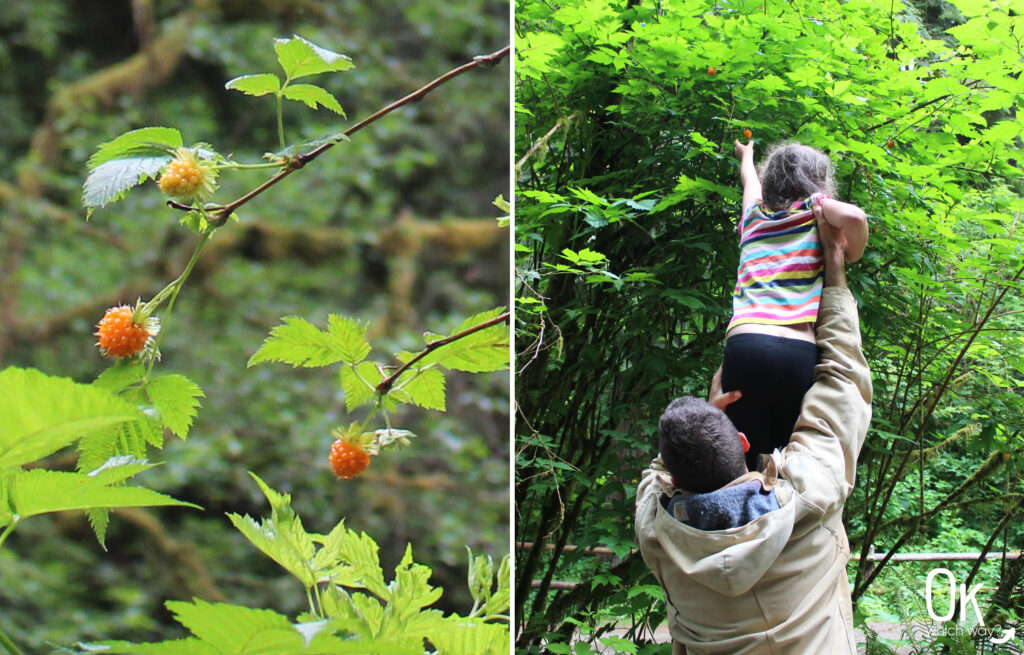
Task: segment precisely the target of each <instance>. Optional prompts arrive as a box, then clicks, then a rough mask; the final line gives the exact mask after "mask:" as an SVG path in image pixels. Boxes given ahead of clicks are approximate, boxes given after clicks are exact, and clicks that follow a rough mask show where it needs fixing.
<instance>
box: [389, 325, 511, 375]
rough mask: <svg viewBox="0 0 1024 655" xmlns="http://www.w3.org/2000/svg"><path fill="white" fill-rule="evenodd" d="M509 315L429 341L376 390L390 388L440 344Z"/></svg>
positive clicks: (476, 330)
mask: <svg viewBox="0 0 1024 655" xmlns="http://www.w3.org/2000/svg"><path fill="white" fill-rule="evenodd" d="M511 315H512V312H505V313H504V314H501V315H499V316H495V317H494V318H492V319H491V320H489V321H484V322H483V323H480V324H479V325H474V326H473V327H471V328H466V329H465V330H463V331H462V332H459V333H457V334H453V335H451V336H450V337H445V338H444V339H438V340H437V341H431V342H430V343H428V344H427V347H426V348H424V349H423V350H422V351H420V353H419V354H418V355H416V356H415V357H413V358H412V359H410V360H409V361H407V362H406V363H404V364H402V365H401V366H399V367H398V370H396V371H395V372H394V373H392V374H391V375H389V376H388V377H386V378H384V379H383V380H381V382H380V384H378V385H377V391H379V392H381V393H385V392H387V391H388V390H389V389H391V386H392V385H393V384H394V383H395V380H397V379H398V378H399V377H401V375H402V373H405V372H406V371H407V370H409V367H410V366H413V365H414V364H415V363H416V362H418V361H420V360H421V359H423V358H424V357H426V356H427V355H429V354H430V353H432V352H434V351H435V350H437V349H438V348H440V347H441V346H447V345H448V344H450V343H452V342H454V341H458V340H459V339H462V338H463V337H468V336H469V335H471V334H473V333H474V332H479V331H480V330H485V329H487V328H489V327H491V326H493V325H497V324H498V323H504V322H505V321H507V320H509V317H510V316H511Z"/></svg>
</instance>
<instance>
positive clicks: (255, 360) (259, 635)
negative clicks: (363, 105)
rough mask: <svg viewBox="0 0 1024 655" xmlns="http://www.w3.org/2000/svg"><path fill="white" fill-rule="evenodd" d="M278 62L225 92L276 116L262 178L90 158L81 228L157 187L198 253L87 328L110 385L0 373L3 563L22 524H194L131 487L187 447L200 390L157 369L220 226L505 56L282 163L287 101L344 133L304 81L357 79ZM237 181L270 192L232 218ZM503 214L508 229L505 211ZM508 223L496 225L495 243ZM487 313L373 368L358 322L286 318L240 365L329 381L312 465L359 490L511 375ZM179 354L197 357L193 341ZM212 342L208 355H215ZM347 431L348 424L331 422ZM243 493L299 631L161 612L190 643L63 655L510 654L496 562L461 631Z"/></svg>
mask: <svg viewBox="0 0 1024 655" xmlns="http://www.w3.org/2000/svg"><path fill="white" fill-rule="evenodd" d="M273 51H274V53H275V55H276V60H277V64H278V67H279V68H278V70H277V71H276V72H274V73H269V72H268V73H255V74H246V75H242V76H240V77H236V78H234V79H232V80H230V81H228V82H227V84H226V86H225V88H226V89H227V90H230V91H236V92H241V93H243V94H247V95H249V96H257V97H258V96H269V97H270V98H272V99H273V101H274V103H273V108H274V109H275V110H276V112H275V118H276V126H277V136H278V141H279V143H278V145H279V149H278V150H277V151H275V152H273V153H268V154H267V155H266V156H265V157H264V160H263V161H253V162H244V161H240V160H239V159H237V158H236V157H234V156H233V155H231V154H222V153H220V152H218V151H217V149H216V147H215V146H214V145H212V144H210V143H204V142H194V143H188V144H186V139H185V138H184V136H183V134H182V132H181V131H179V130H178V129H176V128H173V127H163V126H161V127H143V128H138V129H133V130H130V131H128V132H125V133H124V134H122V135H121V136H118V137H117V138H114V139H112V140H110V141H107V142H106V143H103V144H102V145H100V146H99V147H98V148H97V149H96V150H95V152H94V153H93V154H92V156H91V157H90V158H89V160H88V169H89V172H88V176H87V178H86V180H85V183H84V188H83V194H82V204H83V205H84V206H85V208H86V209H87V211H88V214H89V215H93V214H94V212H96V211H97V210H99V209H101V208H104V207H107V206H108V205H111V204H113V203H115V202H118V201H121V200H123V199H124V198H126V197H127V195H128V194H129V193H130V192H132V191H134V190H138V191H140V192H141V193H152V192H153V191H152V190H148V189H147V187H155V189H157V190H158V192H159V193H162V194H163V195H164V196H166V199H165V200H166V207H165V208H164V209H163V211H166V212H171V213H173V214H175V218H176V219H177V220H178V222H180V224H181V228H180V229H181V231H183V232H186V233H191V234H193V235H194V236H193V237H192V238H193V239H194V240H195V245H194V248H193V249H192V252H191V256H190V257H189V258H188V260H187V261H186V262H184V263H183V265H182V267H181V268H180V270H179V271H178V272H177V275H175V276H174V277H173V279H171V280H170V282H168V283H167V284H166V285H165V286H164V287H163V289H162V290H160V291H158V292H157V293H155V294H153V295H152V296H150V297H148V298H139V299H137V300H136V301H135V302H134V303H130V304H125V303H124V302H122V303H121V304H117V305H115V306H112V307H111V308H110V309H108V310H107V311H106V312H105V313H104V314H103V316H102V317H97V321H98V322H97V324H96V328H95V333H94V336H95V337H96V340H97V341H96V346H97V348H98V350H99V352H100V353H101V354H102V355H103V356H104V357H106V358H108V361H109V362H110V366H109V368H107V369H106V370H105V371H103V373H102V374H101V375H99V376H98V377H97V378H96V379H95V381H93V382H92V383H89V384H84V383H80V382H75V381H73V380H71V379H68V378H64V377H58V376H52V375H48V374H46V373H44V372H42V371H40V370H38V369H35V368H25V367H13V366H12V367H8V368H6V369H4V370H3V371H0V547H2V546H3V545H4V543H5V542H6V541H7V540H8V539H9V537H10V536H11V535H12V533H14V531H15V530H16V528H18V527H19V526H20V525H22V524H23V523H24V522H25V521H26V520H28V519H31V518H33V517H36V516H39V515H42V514H49V513H55V512H66V511H69V510H78V511H84V512H85V513H86V514H87V516H88V519H89V522H90V525H91V528H92V530H93V532H94V533H95V536H96V538H97V540H98V541H99V543H100V545H101V546H103V545H105V543H106V540H107V534H108V528H109V527H110V525H111V511H112V510H124V509H125V508H139V507H155V506H180V507H185V508H190V509H192V510H200V509H202V508H200V507H198V506H197V505H196V504H194V503H191V502H187V501H185V500H178V499H175V498H172V497H170V496H168V495H165V494H162V493H159V492H157V491H154V490H152V489H149V488H146V487H144V486H140V485H138V484H137V483H135V482H134V480H135V479H136V476H139V475H140V474H143V473H144V472H145V471H147V470H149V469H151V468H153V467H154V466H156V465H157V463H156V462H154V461H153V459H152V458H153V453H154V451H156V450H160V449H162V448H163V447H164V444H165V437H166V436H168V435H173V436H174V437H177V438H178V439H181V440H185V439H187V438H188V437H189V433H190V431H191V430H192V427H193V423H194V420H195V418H196V417H197V414H198V412H199V409H200V405H201V402H202V400H203V398H204V397H205V393H204V391H203V390H202V389H201V388H200V385H199V384H198V383H197V382H196V381H193V380H192V379H189V377H186V376H185V375H182V374H180V373H167V372H163V371H162V364H161V343H162V342H163V338H164V336H165V334H167V333H168V332H169V331H172V330H175V329H182V330H185V329H188V327H187V326H186V324H185V323H184V322H182V321H181V320H180V319H179V320H178V321H175V320H174V319H175V318H177V317H176V316H174V309H175V304H176V301H177V299H178V298H179V295H180V293H181V291H182V289H183V288H184V287H185V285H186V283H187V282H188V280H189V278H190V275H191V274H192V273H193V272H194V271H195V269H196V266H197V263H198V262H199V261H200V256H201V254H202V253H203V251H204V249H206V248H210V247H215V245H213V244H216V243H217V237H218V236H219V235H220V234H222V231H230V230H231V229H232V228H233V227H234V226H233V225H231V224H230V223H231V222H241V221H243V220H244V219H240V217H239V209H240V208H241V207H243V206H244V205H247V204H248V203H250V202H253V201H254V200H255V199H256V198H258V197H260V196H261V195H262V194H263V193H264V192H266V191H267V190H269V189H271V188H272V187H275V186H276V185H277V184H279V183H281V182H282V181H283V180H284V179H285V178H287V177H289V176H291V175H293V174H297V173H298V172H299V171H300V170H302V169H304V168H306V167H307V166H310V168H311V169H312V168H313V167H315V164H314V163H313V162H314V160H316V159H317V158H318V157H320V156H321V155H323V154H324V153H326V152H327V151H328V150H330V149H331V148H332V147H334V146H336V145H338V144H340V143H342V142H346V141H348V140H349V139H350V137H351V136H352V135H354V134H355V133H356V132H359V131H360V130H362V129H363V128H365V127H367V126H369V125H371V124H373V123H374V122H376V121H377V120H378V119H380V118H381V117H383V116H385V115H387V114H389V113H391V112H393V111H395V110H399V109H401V108H403V107H405V106H406V105H408V103H410V102H412V101H415V100H419V99H421V98H423V97H424V96H425V95H426V94H428V93H430V92H431V91H432V90H434V89H435V88H437V87H439V86H441V85H442V84H445V83H446V82H448V81H449V80H451V79H454V78H456V77H458V76H460V75H462V74H463V73H466V72H468V71H471V70H474V69H478V68H481V67H485V68H486V67H491V66H494V65H496V64H498V63H499V62H500V61H501V60H502V59H504V58H505V57H506V56H507V54H508V51H509V50H508V48H505V49H503V50H499V51H497V52H494V53H492V54H490V55H482V56H479V57H476V58H474V59H473V60H472V61H469V62H467V63H465V64H464V65H461V66H458V67H456V68H454V69H452V70H450V71H449V72H448V73H445V74H444V75H441V76H440V77H438V78H437V79H435V80H434V81H433V82H430V83H429V84H426V85H425V86H423V87H421V88H420V89H419V90H417V91H415V92H414V93H412V94H409V95H406V96H405V97H403V98H401V99H399V100H397V101H395V102H393V103H391V104H389V105H387V106H385V107H383V108H382V109H380V110H379V111H377V112H374V113H371V114H369V115H368V117H367V118H365V119H363V120H362V121H360V122H358V123H355V124H354V125H352V126H351V127H349V128H348V129H347V130H344V131H338V132H336V133H332V134H328V135H326V136H322V137H317V138H313V139H306V140H299V141H297V142H291V143H290V145H289V141H288V140H287V138H286V132H285V122H286V121H285V111H284V107H285V101H288V102H298V103H301V104H303V105H306V106H308V107H309V108H311V109H317V108H320V107H323V108H326V109H328V110H330V111H332V112H334V113H335V114H337V115H339V116H340V117H344V116H345V112H344V110H343V109H342V107H341V104H340V102H339V101H338V100H337V98H336V97H335V96H334V95H332V94H331V92H329V91H328V90H327V89H325V88H323V87H322V86H318V85H316V84H312V83H310V78H312V77H313V76H318V75H323V74H328V73H341V72H344V71H348V70H349V69H352V68H353V66H354V64H353V62H352V60H351V59H350V58H349V57H347V56H345V55H342V54H340V53H337V52H333V51H331V50H329V49H327V48H324V47H321V46H319V45H316V44H314V43H313V42H311V41H309V40H307V39H305V38H302V37H300V36H293V37H290V38H278V39H276V40H274V41H273ZM297 80H302V81H301V82H297ZM262 101H263V100H254V102H262ZM268 107H269V103H268ZM248 170H265V171H267V172H269V173H270V175H269V177H267V178H266V179H264V180H263V181H262V182H261V183H260V184H259V185H257V186H256V187H254V188H252V189H250V190H248V191H246V192H245V193H243V194H242V195H240V196H239V197H237V198H236V199H234V200H232V201H230V202H223V201H219V200H218V193H219V191H220V188H221V185H222V183H223V182H224V180H226V179H228V178H229V177H230V176H231V175H233V174H235V173H237V172H239V171H248ZM299 174H301V173H299ZM150 182H155V185H151V184H149V183H150ZM495 204H496V205H498V207H499V208H502V209H505V210H507V205H506V204H505V202H504V200H503V199H502V198H500V197H499V198H498V199H497V200H496V201H495ZM99 215H100V216H102V212H100V214H99ZM492 220H494V219H492ZM503 220H504V219H496V221H497V222H496V223H495V224H494V228H495V229H498V224H497V223H499V222H502V221H503ZM480 310H481V311H478V312H477V313H475V314H473V315H471V316H469V317H467V318H465V319H464V320H462V321H461V322H459V323H457V324H456V325H455V326H454V327H453V328H451V329H445V330H444V331H443V333H437V334H435V333H432V332H428V333H426V334H424V335H423V340H422V343H421V344H420V345H419V346H416V347H414V348H413V349H412V350H409V349H403V350H400V351H399V352H397V353H396V354H395V355H394V356H393V357H388V358H371V353H372V352H373V348H372V347H371V344H370V341H369V337H368V330H369V328H370V324H369V322H363V321H361V320H359V319H358V318H356V317H350V316H345V315H342V314H338V313H331V314H330V315H329V316H328V317H327V320H326V325H325V326H324V327H320V326H318V325H317V324H316V323H315V321H314V320H308V319H306V318H303V317H301V316H296V315H288V316H285V317H283V318H282V319H281V323H280V325H278V326H277V327H275V328H273V329H272V330H271V331H270V334H269V336H267V338H266V340H265V341H264V342H263V344H262V346H260V347H259V348H258V349H256V350H255V353H254V354H253V355H252V356H251V358H250V359H249V361H248V365H249V366H250V367H253V366H257V365H264V364H265V365H268V366H269V365H272V363H284V364H289V365H291V366H293V367H296V368H314V367H335V366H336V367H337V369H336V372H335V373H334V374H333V377H334V379H335V385H336V390H337V398H338V399H339V402H340V403H343V409H339V410H334V409H327V408H322V409H321V410H320V411H323V412H325V413H328V414H330V415H331V416H337V417H338V418H339V421H338V422H337V424H336V425H335V426H334V427H333V429H332V430H331V431H330V438H331V439H333V441H334V445H333V446H332V447H331V448H329V449H327V448H325V449H324V451H323V452H322V460H321V461H322V466H324V467H328V466H329V467H330V468H332V469H333V471H334V473H335V474H336V476H337V478H339V480H338V482H337V484H338V485H351V484H356V483H355V482H353V480H354V479H355V478H357V477H358V476H359V475H361V474H363V473H364V471H365V470H366V469H367V468H368V467H369V466H370V465H371V462H373V461H375V460H383V461H381V463H379V464H374V465H375V466H380V467H387V466H388V463H387V460H388V456H389V455H390V454H392V453H393V452H394V451H395V450H397V449H399V448H401V447H403V446H408V445H409V444H410V443H411V442H412V440H413V439H414V438H415V437H416V434H414V433H413V431H411V430H409V429H407V427H403V423H402V420H403V416H404V415H403V412H402V408H403V407H408V406H415V407H418V408H420V409H421V410H433V411H436V412H444V411H445V410H446V408H447V398H446V381H447V375H446V374H447V373H448V372H451V371H458V372H463V373H487V372H494V371H503V370H506V369H507V368H508V364H509V354H510V343H509V326H508V322H509V312H508V311H507V309H506V308H504V307H497V308H493V309H487V308H480ZM449 327H450V326H449ZM83 338H84V336H83ZM190 338H192V339H196V338H199V337H198V335H195V334H192V335H191V336H190ZM208 338H209V339H211V340H213V339H216V335H208ZM386 347H387V346H386ZM276 374H277V375H283V374H286V373H276ZM309 411H318V410H317V409H316V408H309ZM342 417H344V418H345V420H340V419H341V418H342ZM324 436H326V435H324ZM430 438H433V437H432V436H430V435H423V436H421V437H420V439H421V440H426V439H430ZM316 441H318V442H322V441H323V440H322V439H317V440H316ZM327 443H329V441H328V442H327ZM69 452H72V453H73V454H72V455H70V460H71V461H73V463H74V465H73V469H74V470H57V469H56V468H55V467H54V466H53V463H54V461H55V458H57V459H59V458H60V456H61V455H62V454H65V453H69ZM63 461H67V460H63ZM252 479H253V480H254V481H255V484H256V486H258V488H259V490H260V491H262V493H263V495H264V496H265V498H266V500H267V501H269V503H270V512H271V513H270V516H269V517H266V518H263V519H262V520H257V519H254V518H252V517H251V516H249V515H248V514H246V515H241V514H239V513H237V512H228V513H227V518H228V520H229V521H230V523H231V524H232V525H233V526H234V527H235V528H236V529H237V530H238V531H239V532H241V534H242V535H244V537H245V538H246V539H248V541H249V542H251V543H252V545H253V546H255V547H256V548H257V549H259V550H260V551H262V552H263V553H264V554H265V555H267V556H268V557H269V558H270V559H272V560H273V561H274V562H276V563H277V564H279V565H280V566H281V567H283V568H284V570H285V571H287V572H288V573H289V574H291V575H292V576H294V577H295V578H296V579H297V580H298V581H299V583H300V584H299V585H298V586H296V587H295V588H294V590H293V591H294V592H295V593H296V594H304V597H305V601H306V604H307V609H306V610H305V611H303V612H302V613H301V614H299V615H298V616H295V617H289V616H286V615H285V614H281V613H278V612H277V611H274V610H272V609H263V608H253V607H249V606H247V605H244V604H230V603H227V602H210V601H208V600H201V599H191V600H168V601H167V603H166V609H167V610H168V611H169V612H170V613H172V614H173V616H174V619H175V620H176V621H177V622H178V623H180V624H181V626H183V627H184V628H185V629H187V630H188V632H189V633H190V634H191V636H189V637H186V638H183V639H171V640H165V641H158V642H149V643H140V644H133V643H129V642H126V641H121V640H106V641H101V642H89V643H79V644H78V645H77V646H75V647H70V646H67V647H62V648H61V650H62V652H107V653H168V654H170V653H175V654H188V653H196V654H209V655H214V654H218V653H224V654H226V653H233V654H236V655H241V654H243V653H253V654H254V653H262V654H264V655H272V654H274V653H280V654H281V655H285V654H291V653H299V652H302V653H321V654H324V655H326V654H329V653H382V654H383V653H409V654H414V653H416V654H419V653H425V652H429V653H438V654H442V653H449V654H452V655H459V654H464V655H475V654H484V653H504V652H507V650H508V647H509V628H508V624H509V621H508V608H509V596H510V591H509V582H510V566H509V559H508V556H507V555H506V556H505V557H503V558H502V559H501V560H500V562H498V563H497V564H496V563H495V561H494V559H493V558H492V557H491V556H489V555H479V556H474V555H473V554H472V552H471V551H469V550H468V548H466V552H467V553H468V559H466V560H465V561H466V562H467V569H468V575H467V576H466V580H467V582H468V587H469V593H470V595H471V597H472V600H473V606H472V608H471V609H469V611H467V612H464V613H461V614H460V613H457V612H449V613H448V614H445V612H443V611H441V610H439V609H432V608H431V606H432V605H434V604H435V603H436V602H437V601H438V600H439V599H440V598H441V595H442V590H441V589H440V588H436V587H433V586H431V585H430V582H429V581H430V578H431V573H432V572H431V569H430V568H429V567H427V566H425V565H423V564H418V563H416V562H415V561H414V560H413V551H412V546H411V545H410V544H406V546H405V549H404V555H403V556H402V557H401V560H400V562H399V563H398V564H397V565H396V566H395V567H394V572H393V577H390V579H389V577H386V574H385V572H384V568H383V566H382V563H381V559H380V556H379V546H378V543H377V542H376V541H375V540H374V538H372V537H370V536H369V535H368V534H367V533H366V532H363V531H359V530H358V528H357V527H356V526H354V525H352V522H351V521H346V519H345V518H344V517H335V518H334V519H333V520H332V521H331V523H333V524H334V527H333V528H331V529H330V530H329V531H327V533H326V534H319V533H316V532H309V531H307V530H306V529H305V527H304V526H303V522H302V520H301V519H300V517H299V516H298V514H297V513H296V511H295V510H294V509H293V508H292V500H291V495H290V494H287V493H283V492H279V491H276V490H274V489H273V488H271V487H270V486H269V485H268V484H267V483H266V482H264V481H263V479H262V478H261V477H259V476H257V475H256V474H252ZM129 481H131V483H129ZM388 538H389V539H390V537H388ZM238 600H239V601H241V600H243V599H238ZM18 637H19V636H18V635H17V634H13V635H8V634H6V633H4V632H3V631H0V646H2V647H3V648H4V649H6V650H7V651H8V652H9V653H11V654H12V655H20V654H21V653H22V651H21V650H20V649H19V646H18V641H19V639H18Z"/></svg>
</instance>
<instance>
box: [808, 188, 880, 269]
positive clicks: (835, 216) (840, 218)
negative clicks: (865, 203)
mask: <svg viewBox="0 0 1024 655" xmlns="http://www.w3.org/2000/svg"><path fill="white" fill-rule="evenodd" d="M818 205H819V207H820V208H821V213H822V217H823V218H824V219H825V220H826V221H828V223H829V225H831V226H833V227H835V228H838V229H840V230H842V231H843V236H845V237H846V243H847V246H846V261H848V262H855V261H857V260H858V259H860V258H861V256H862V255H863V254H864V247H865V246H866V245H867V243H868V217H867V214H865V213H864V210H863V209H861V208H860V207H858V206H857V205H851V204H850V203H848V202H841V201H839V200H835V199H833V198H823V199H821V200H819V201H818Z"/></svg>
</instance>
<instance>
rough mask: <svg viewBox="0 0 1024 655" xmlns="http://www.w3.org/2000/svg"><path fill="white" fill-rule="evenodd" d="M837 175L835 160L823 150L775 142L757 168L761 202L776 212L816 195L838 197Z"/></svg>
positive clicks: (792, 142)
mask: <svg viewBox="0 0 1024 655" xmlns="http://www.w3.org/2000/svg"><path fill="white" fill-rule="evenodd" d="M835 172H836V167H835V166H834V165H833V164H832V160H831V159H829V157H828V155H826V154H825V153H823V152H821V151H820V150H815V149H814V148H812V147H810V146H805V145H803V144H800V143H797V142H795V141H788V142H787V141H784V142H781V143H776V144H775V145H773V146H772V147H770V148H769V149H768V152H767V153H766V154H765V157H764V160H762V161H761V164H760V165H759V166H758V167H757V173H758V177H760V178H761V191H762V194H763V198H762V201H763V202H764V204H765V206H766V207H767V208H768V209H769V210H771V211H773V212H777V211H783V210H785V209H789V208H790V207H791V206H792V205H793V203H794V202H798V201H800V200H803V199H804V198H806V197H808V196H810V195H811V194H813V193H824V194H825V195H828V196H835V195H836V181H835Z"/></svg>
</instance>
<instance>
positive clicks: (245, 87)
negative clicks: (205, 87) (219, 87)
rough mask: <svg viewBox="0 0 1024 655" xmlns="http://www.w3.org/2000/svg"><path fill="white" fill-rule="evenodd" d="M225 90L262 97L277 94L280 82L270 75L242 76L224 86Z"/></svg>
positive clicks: (275, 76)
mask: <svg viewBox="0 0 1024 655" xmlns="http://www.w3.org/2000/svg"><path fill="white" fill-rule="evenodd" d="M224 88H225V89H232V90H234V91H241V92H242V93H245V94H248V95H251V96H262V95H266V94H268V93H277V92H278V91H280V90H281V80H280V78H278V77H277V75H274V74H272V73H258V74H256V75H242V76H240V77H236V78H234V79H232V80H228V82H227V83H226V84H225V85H224Z"/></svg>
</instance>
